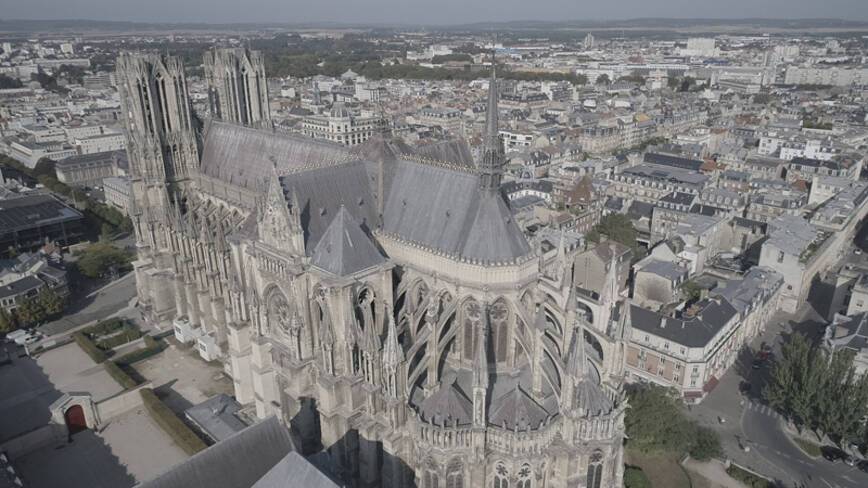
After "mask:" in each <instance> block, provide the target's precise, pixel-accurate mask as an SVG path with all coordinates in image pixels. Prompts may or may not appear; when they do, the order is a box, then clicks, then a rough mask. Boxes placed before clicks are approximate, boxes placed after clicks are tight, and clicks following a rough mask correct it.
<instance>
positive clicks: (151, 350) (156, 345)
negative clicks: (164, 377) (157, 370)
mask: <svg viewBox="0 0 868 488" xmlns="http://www.w3.org/2000/svg"><path fill="white" fill-rule="evenodd" d="M144 342H145V347H144V348H142V349H136V350H135V351H132V352H128V353H126V354H124V355H123V356H120V357H118V358H117V359H115V362H116V363H118V364H121V365H129V364H133V363H137V362H139V361H142V360H144V359H147V358H149V357H151V356H153V355H155V354H159V353H160V352H162V351H163V349H164V347H163V344H161V343H160V342H159V341H157V340H156V339H154V338H153V337H151V336H149V335H146V336H145V338H144Z"/></svg>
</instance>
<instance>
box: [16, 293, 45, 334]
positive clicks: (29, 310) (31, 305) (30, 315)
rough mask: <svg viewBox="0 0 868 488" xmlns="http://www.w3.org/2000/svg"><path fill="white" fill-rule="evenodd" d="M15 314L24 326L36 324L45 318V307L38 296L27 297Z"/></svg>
mask: <svg viewBox="0 0 868 488" xmlns="http://www.w3.org/2000/svg"><path fill="white" fill-rule="evenodd" d="M15 315H16V316H17V317H18V320H19V321H20V324H21V325H22V326H24V327H30V326H32V325H36V324H38V323H40V322H41V321H42V320H44V319H45V309H44V308H43V307H42V303H41V302H40V301H39V299H38V297H35V296H34V297H30V298H25V299H24V300H23V301H21V303H20V304H19V305H18V308H17V309H15Z"/></svg>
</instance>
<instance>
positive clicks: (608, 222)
mask: <svg viewBox="0 0 868 488" xmlns="http://www.w3.org/2000/svg"><path fill="white" fill-rule="evenodd" d="M594 230H596V231H597V232H598V233H600V234H603V235H605V236H606V237H608V238H609V239H611V240H613V241H616V242H620V243H621V244H623V245H625V246H627V247H629V248H631V249H635V248H636V247H638V246H639V243H638V242H637V241H636V235H637V234H636V229H635V228H634V227H633V222H632V221H631V220H630V218H629V217H627V216H626V215H624V214H609V215H606V216H605V217H603V218H601V219H600V223H599V224H597V225H596V226H594Z"/></svg>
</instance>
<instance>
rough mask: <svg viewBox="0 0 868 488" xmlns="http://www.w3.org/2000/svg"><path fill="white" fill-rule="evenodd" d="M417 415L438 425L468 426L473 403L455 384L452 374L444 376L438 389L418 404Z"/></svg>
mask: <svg viewBox="0 0 868 488" xmlns="http://www.w3.org/2000/svg"><path fill="white" fill-rule="evenodd" d="M419 413H420V414H421V415H422V418H423V419H425V420H426V421H428V422H433V423H435V424H438V425H444V424H445V425H456V424H457V425H470V424H471V423H472V422H473V402H472V401H471V400H470V398H469V397H468V396H467V393H465V392H464V390H462V389H461V387H460V386H458V384H457V383H456V378H455V375H454V373H453V374H451V375H449V376H444V378H443V381H442V382H441V383H440V388H439V389H438V390H437V391H436V392H434V393H433V394H432V395H431V396H429V397H428V398H426V399H425V400H423V401H422V402H421V403H420V404H419Z"/></svg>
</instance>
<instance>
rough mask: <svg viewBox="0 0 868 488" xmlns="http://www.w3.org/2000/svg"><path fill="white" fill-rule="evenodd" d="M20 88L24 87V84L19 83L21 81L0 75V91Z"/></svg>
mask: <svg viewBox="0 0 868 488" xmlns="http://www.w3.org/2000/svg"><path fill="white" fill-rule="evenodd" d="M22 86H24V84H23V83H21V80H19V79H17V78H12V77H10V76H6V75H5V74H0V90H4V89H7V88H21V87H22Z"/></svg>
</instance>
